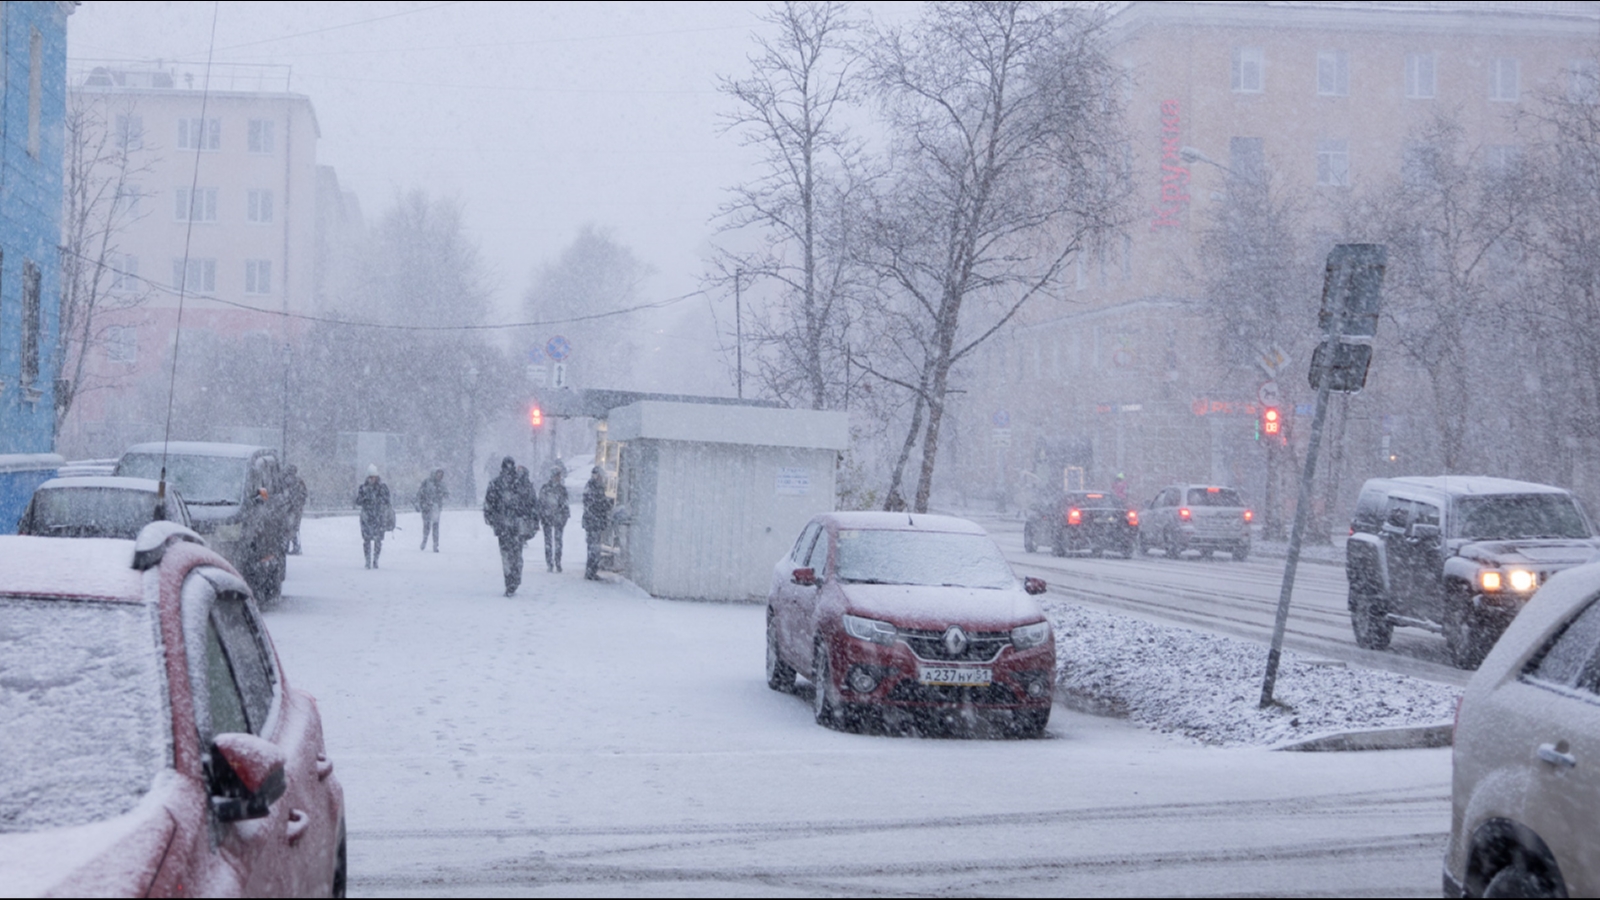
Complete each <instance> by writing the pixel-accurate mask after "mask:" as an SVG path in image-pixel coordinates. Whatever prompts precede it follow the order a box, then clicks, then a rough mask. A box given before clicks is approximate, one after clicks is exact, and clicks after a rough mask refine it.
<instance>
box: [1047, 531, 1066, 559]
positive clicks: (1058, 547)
mask: <svg viewBox="0 0 1600 900" xmlns="http://www.w3.org/2000/svg"><path fill="white" fill-rule="evenodd" d="M1050 552H1051V553H1052V554H1054V555H1056V556H1066V555H1067V536H1066V535H1064V534H1061V533H1060V532H1057V533H1056V538H1055V541H1053V542H1052V543H1051V545H1050Z"/></svg>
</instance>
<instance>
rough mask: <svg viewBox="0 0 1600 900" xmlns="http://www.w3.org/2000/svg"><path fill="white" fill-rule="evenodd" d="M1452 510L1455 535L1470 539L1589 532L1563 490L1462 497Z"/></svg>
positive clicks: (1577, 535)
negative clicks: (1555, 492)
mask: <svg viewBox="0 0 1600 900" xmlns="http://www.w3.org/2000/svg"><path fill="white" fill-rule="evenodd" d="M1456 510H1457V515H1456V536H1457V537H1463V538H1467V539H1468V540H1473V541H1505V540H1513V539H1516V538H1586V537H1589V536H1590V532H1589V523H1588V522H1587V521H1585V520H1584V518H1583V513H1581V512H1579V511H1578V505H1577V504H1576V503H1574V502H1572V498H1571V497H1570V496H1568V495H1566V494H1503V495H1500V496H1494V497H1462V498H1461V499H1460V500H1457V501H1456Z"/></svg>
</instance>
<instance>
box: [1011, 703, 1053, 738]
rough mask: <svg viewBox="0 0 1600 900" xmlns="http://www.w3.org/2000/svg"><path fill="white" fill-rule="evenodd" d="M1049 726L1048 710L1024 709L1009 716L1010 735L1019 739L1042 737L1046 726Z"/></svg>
mask: <svg viewBox="0 0 1600 900" xmlns="http://www.w3.org/2000/svg"><path fill="white" fill-rule="evenodd" d="M1049 724H1050V710H1049V709H1048V708H1045V709H1024V710H1019V711H1017V712H1014V713H1012V714H1011V733H1012V734H1014V735H1015V736H1017V737H1019V738H1026V739H1032V738H1039V737H1044V732H1045V728H1046V726H1048V725H1049Z"/></svg>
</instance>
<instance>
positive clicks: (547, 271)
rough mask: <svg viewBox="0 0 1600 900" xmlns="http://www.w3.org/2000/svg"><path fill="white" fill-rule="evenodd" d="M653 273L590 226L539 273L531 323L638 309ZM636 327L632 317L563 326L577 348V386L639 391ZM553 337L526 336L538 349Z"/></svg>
mask: <svg viewBox="0 0 1600 900" xmlns="http://www.w3.org/2000/svg"><path fill="white" fill-rule="evenodd" d="M653 273H654V270H653V269H651V268H650V266H649V265H647V264H646V263H645V262H643V261H642V260H640V259H639V257H637V256H636V255H634V252H633V251H632V250H631V249H629V248H628V247H626V246H624V245H623V244H621V243H618V242H617V240H616V239H615V238H613V237H612V236H611V235H610V234H609V233H607V232H606V231H605V230H603V229H599V228H596V227H594V226H592V225H585V226H584V227H583V228H582V229H580V230H579V231H578V236H577V237H576V238H574V239H573V241H572V243H571V244H569V245H567V247H566V249H564V250H563V251H561V255H560V256H559V257H557V258H556V259H555V260H554V261H553V262H550V263H547V264H545V265H543V266H541V267H540V268H539V270H538V271H537V272H535V273H534V275H533V284H532V286H530V287H529V288H528V291H527V293H526V294H524V295H523V305H524V307H525V308H526V310H527V313H528V316H529V317H530V318H532V319H534V320H542V321H550V320H562V319H576V318H580V317H583V316H590V315H595V314H604V313H609V312H614V311H616V310H621V309H626V308H628V307H631V306H634V305H635V304H637V303H638V298H639V290H640V287H641V286H642V285H643V284H644V281H645V279H647V278H649V277H650V276H651V275H652V274H653ZM635 323H636V317H635V316H634V315H632V314H628V315H614V316H607V317H606V318H603V319H594V320H590V321H579V322H571V323H569V324H565V325H561V326H559V330H560V332H561V334H562V336H563V337H565V338H567V339H568V341H569V342H571V344H572V347H573V358H572V362H571V363H570V368H571V369H572V372H573V376H572V377H573V378H574V380H575V381H576V382H577V383H580V384H582V385H583V386H585V387H608V388H632V387H634V386H635V384H634V369H635V364H636V362H637V360H638V357H639V342H638V341H636V340H634V339H632V338H631V337H629V332H630V331H633V330H634V329H635V328H636V327H637V326H636V324H635ZM553 336H554V334H553V332H552V333H543V334H530V335H527V337H528V338H529V339H531V340H532V341H534V342H535V343H534V346H536V347H537V346H543V344H544V343H545V341H547V340H548V339H549V338H551V337H553Z"/></svg>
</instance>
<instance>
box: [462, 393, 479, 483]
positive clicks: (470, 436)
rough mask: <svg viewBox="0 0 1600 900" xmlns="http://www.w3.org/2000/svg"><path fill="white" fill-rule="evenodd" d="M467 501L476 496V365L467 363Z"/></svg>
mask: <svg viewBox="0 0 1600 900" xmlns="http://www.w3.org/2000/svg"><path fill="white" fill-rule="evenodd" d="M465 374H466V377H467V502H468V503H469V504H470V503H472V501H474V500H476V499H477V498H478V473H477V451H478V367H477V366H476V365H474V364H473V363H470V362H469V363H467V371H466V373H465Z"/></svg>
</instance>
